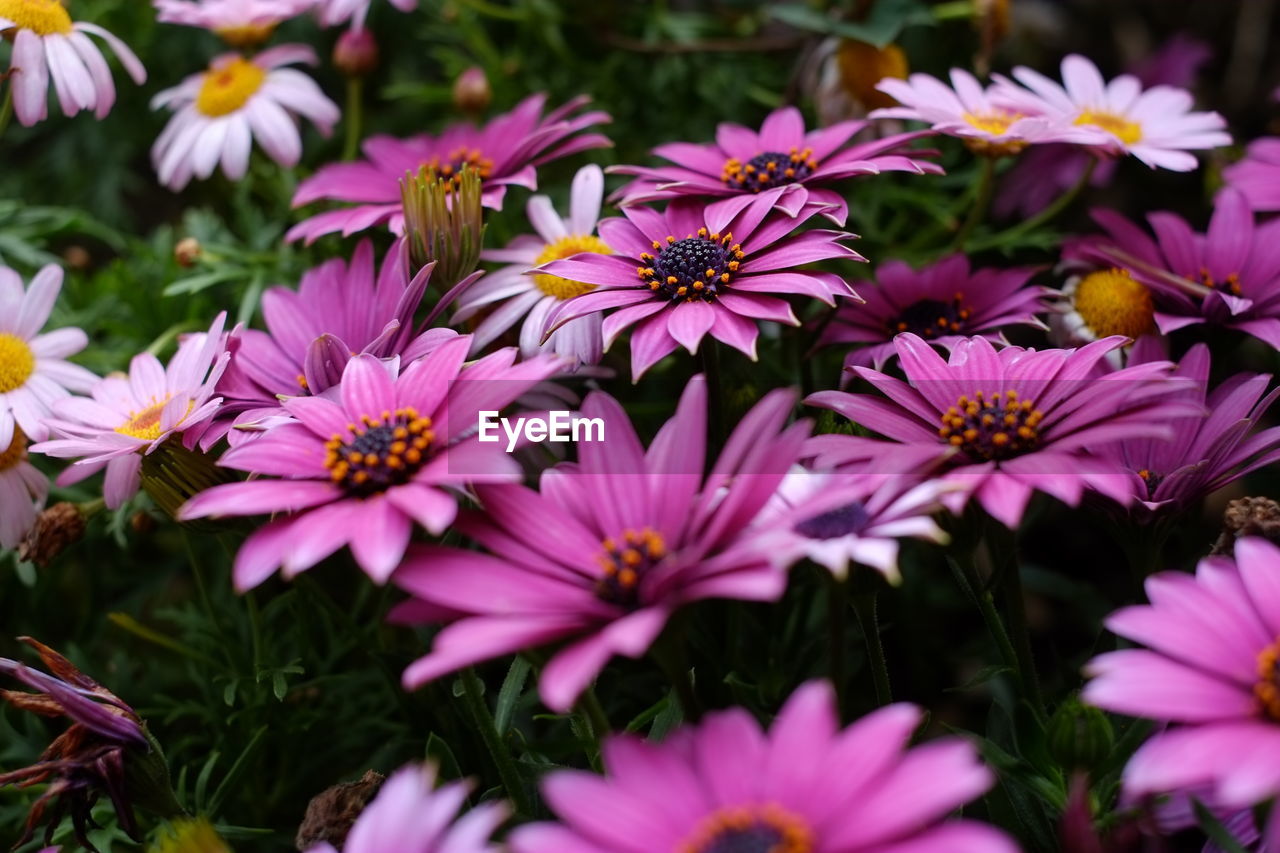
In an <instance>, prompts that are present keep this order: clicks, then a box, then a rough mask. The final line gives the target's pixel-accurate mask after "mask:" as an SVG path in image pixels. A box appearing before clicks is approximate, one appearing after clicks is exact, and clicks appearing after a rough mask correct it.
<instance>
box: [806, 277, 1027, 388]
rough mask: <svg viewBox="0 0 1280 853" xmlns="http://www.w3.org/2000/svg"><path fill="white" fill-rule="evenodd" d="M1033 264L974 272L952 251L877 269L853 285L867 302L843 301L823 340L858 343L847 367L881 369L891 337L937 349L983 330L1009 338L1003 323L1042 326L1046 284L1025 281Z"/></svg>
mask: <svg viewBox="0 0 1280 853" xmlns="http://www.w3.org/2000/svg"><path fill="white" fill-rule="evenodd" d="M1035 273H1036V270H1035V269H1034V268H1032V267H1015V268H1011V269H995V268H985V269H978V270H974V269H971V268H970V266H969V259H968V257H966V256H965V255H950V256H948V257H945V258H943V259H942V260H940V261H938V262H937V263H935V264H933V265H931V266H927V267H923V268H921V269H919V270H913V269H912V268H911V267H910V266H909V265H908V264H906V263H903V262H902V261H889V262H886V263H884V264H881V265H880V266H879V267H877V268H876V280H875V281H856V282H852V286H853V287H854V288H855V289H857V291H858V295H859V296H861V297H862V298H863V299H865V300H866V304H864V305H856V306H855V305H850V304H848V303H846V304H844V305H842V306H841V307H840V309H839V310H838V311H837V312H836V315H835V317H834V319H833V320H832V322H831V323H830V324H828V325H827V327H826V329H824V330H823V333H822V337H821V338H820V339H819V341H818V343H819V345H820V346H828V345H831V344H855V345H856V348H855V349H853V350H852V351H851V352H850V353H849V355H848V357H847V358H846V359H845V366H846V367H852V366H854V365H871V366H873V367H875V368H876V369H877V370H879V369H880V368H881V367H882V366H883V365H884V363H885V362H887V361H888V360H889V359H890V358H892V357H893V353H894V349H893V339H894V337H895V336H896V335H899V334H901V333H903V332H911V333H913V334H916V335H919V336H920V337H922V338H924V339H925V340H927V341H930V342H932V343H935V344H938V345H940V346H944V347H945V346H951V345H952V344H954V343H956V341H958V340H959V339H960V338H962V337H967V336H970V335H984V336H985V337H988V338H990V339H992V340H994V341H999V342H1005V341H1004V335H1003V332H1002V331H1001V330H1002V329H1003V328H1004V327H1006V326H1015V325H1016V326H1034V327H1037V328H1041V329H1043V328H1044V324H1043V323H1041V322H1040V321H1039V320H1038V319H1036V316H1035V315H1036V313H1037V312H1038V311H1042V310H1044V309H1045V304H1044V299H1045V296H1046V295H1047V294H1048V293H1050V291H1049V290H1048V288H1044V287H1037V286H1028V285H1027V281H1028V280H1029V279H1030V278H1031V276H1032V275H1034V274H1035Z"/></svg>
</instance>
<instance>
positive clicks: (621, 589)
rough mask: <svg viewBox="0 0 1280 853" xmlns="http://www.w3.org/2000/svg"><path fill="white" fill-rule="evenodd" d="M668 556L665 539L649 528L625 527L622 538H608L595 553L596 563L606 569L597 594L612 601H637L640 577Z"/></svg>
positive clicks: (619, 602) (629, 602) (597, 586)
mask: <svg viewBox="0 0 1280 853" xmlns="http://www.w3.org/2000/svg"><path fill="white" fill-rule="evenodd" d="M665 556H667V543H666V541H665V540H664V539H663V538H662V534H661V533H658V532H657V531H656V530H653V529H652V528H649V527H643V528H641V529H640V530H631V529H628V530H624V531H623V532H622V539H621V540H618V539H615V538H614V537H612V536H609V537H606V538H605V539H604V540H602V541H601V543H600V553H599V554H597V555H596V562H597V563H599V564H600V568H601V569H603V570H604V577H602V578H601V579H600V581H599V582H598V583H597V584H596V595H598V596H600V598H602V599H604V600H605V601H608V602H611V603H613V604H621V605H623V606H630V605H634V604H636V603H637V595H638V591H637V586H638V585H639V583H640V579H641V578H642V577H643V576H644V573H645V572H646V571H648V570H649V569H650V568H652V567H653V566H654V565H655V564H657V563H658V562H660V561H661V560H662V558H663V557H665Z"/></svg>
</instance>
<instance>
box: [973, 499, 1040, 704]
mask: <svg viewBox="0 0 1280 853" xmlns="http://www.w3.org/2000/svg"><path fill="white" fill-rule="evenodd" d="M987 544H988V547H990V548H991V556H992V559H993V560H994V561H995V565H996V577H997V578H998V579H999V583H1000V587H1001V592H1002V593H1003V598H1004V609H1005V613H1006V614H1007V619H1008V624H1009V634H1010V636H1011V638H1012V640H1013V649H1014V654H1015V655H1016V657H1017V660H1018V672H1019V674H1020V675H1021V680H1022V688H1023V695H1024V696H1025V697H1026V699H1027V701H1028V702H1030V703H1031V707H1032V708H1033V709H1034V710H1035V712H1036V713H1037V714H1043V712H1044V697H1043V696H1041V693H1040V680H1039V678H1038V677H1037V676H1036V663H1035V657H1034V656H1033V655H1032V652H1031V630H1030V628H1029V626H1028V625H1027V604H1026V597H1025V596H1024V595H1023V591H1022V572H1021V571H1020V570H1019V568H1018V558H1017V541H1016V536H1015V534H1014V532H1013V531H1012V530H1010V529H1009V528H1007V527H1005V526H1004V525H1003V524H1000V523H999V522H996V521H991V522H989V524H988V527H987Z"/></svg>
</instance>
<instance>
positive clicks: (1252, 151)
mask: <svg viewBox="0 0 1280 853" xmlns="http://www.w3.org/2000/svg"><path fill="white" fill-rule="evenodd" d="M1222 179H1223V180H1224V181H1225V182H1226V184H1227V186H1229V187H1231V188H1232V189H1235V190H1238V191H1239V192H1241V193H1243V194H1244V197H1245V200H1246V201H1248V202H1249V206H1250V207H1251V208H1253V209H1254V210H1257V211H1260V212H1265V213H1271V212H1273V211H1277V210H1280V139H1277V138H1275V137H1274V136H1268V137H1264V138H1263V139H1255V140H1254V141H1253V142H1251V143H1249V147H1248V148H1247V149H1245V156H1244V159H1243V160H1240V161H1239V162H1237V163H1232V164H1231V165H1230V166H1227V167H1226V168H1225V169H1223V170H1222Z"/></svg>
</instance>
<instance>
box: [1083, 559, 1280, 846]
mask: <svg viewBox="0 0 1280 853" xmlns="http://www.w3.org/2000/svg"><path fill="white" fill-rule="evenodd" d="M1277 578H1280V549H1277V548H1276V546H1275V545H1273V544H1271V543H1270V542H1267V541H1266V540H1264V539H1254V538H1244V539H1239V540H1237V541H1236V543H1235V564H1234V565H1233V564H1232V561H1231V560H1227V559H1225V558H1221V557H1210V558H1206V559H1204V560H1201V561H1200V565H1199V566H1198V567H1197V569H1196V573H1195V576H1194V577H1193V576H1191V575H1187V574H1183V573H1181V572H1165V573H1163V574H1159V575H1155V576H1153V577H1151V578H1148V579H1147V583H1146V589H1147V596H1148V597H1149V598H1150V600H1151V603H1150V604H1143V605H1137V606H1133V607H1126V608H1124V609H1122V610H1119V611H1117V612H1115V613H1113V614H1111V616H1110V617H1109V618H1108V619H1107V622H1106V624H1107V628H1108V629H1110V630H1111V631H1113V632H1114V633H1116V634H1119V635H1120V636H1122V637H1125V638H1128V639H1129V640H1132V641H1133V642H1135V643H1140V644H1142V645H1145V646H1147V648H1145V649H1122V650H1120V651H1115V652H1109V653H1107V654H1103V655H1100V656H1098V657H1096V658H1094V659H1093V660H1092V661H1091V662H1090V663H1089V664H1088V666H1087V668H1086V671H1087V672H1088V673H1089V674H1090V675H1092V676H1093V680H1092V681H1090V682H1089V683H1088V684H1087V685H1086V686H1085V689H1084V694H1083V697H1084V699H1085V700H1086V701H1088V702H1089V703H1091V704H1093V705H1097V706H1098V707H1101V708H1106V709H1107V710H1110V711H1114V712H1116V713H1119V714H1127V715H1129V716H1135V717H1148V718H1150V719H1153V720H1157V721H1161V722H1166V723H1169V724H1170V725H1169V727H1168V728H1167V729H1165V730H1163V731H1161V732H1160V733H1158V734H1156V735H1154V736H1153V737H1152V738H1151V739H1150V740H1148V741H1147V742H1146V743H1145V744H1144V745H1143V746H1142V748H1140V749H1139V750H1138V752H1137V753H1136V754H1135V755H1134V756H1133V758H1131V759H1130V760H1129V764H1128V765H1127V766H1126V767H1125V771H1124V786H1125V791H1126V794H1127V795H1129V796H1131V797H1144V796H1148V795H1152V794H1162V793H1169V792H1179V791H1181V792H1188V793H1192V794H1201V793H1204V794H1206V795H1207V796H1208V797H1209V799H1210V800H1211V801H1212V803H1213V805H1214V806H1215V807H1221V808H1225V809H1229V810H1235V809H1243V808H1249V807H1251V806H1253V805H1255V804H1256V803H1259V802H1261V801H1263V800H1266V799H1268V798H1270V797H1274V796H1276V795H1277V794H1280V680H1278V679H1277V676H1280V670H1278V668H1277V667H1278V661H1280V645H1278V644H1277V640H1276V638H1277V637H1278V636H1280V593H1278V590H1280V587H1278V586H1277V584H1276V579H1277ZM1271 823H1272V827H1273V830H1274V827H1275V825H1276V820H1274V819H1273V820H1272V821H1271Z"/></svg>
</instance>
